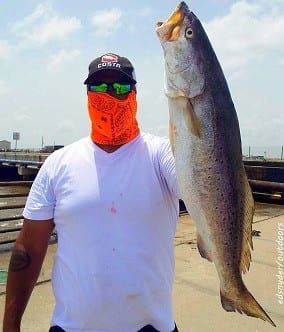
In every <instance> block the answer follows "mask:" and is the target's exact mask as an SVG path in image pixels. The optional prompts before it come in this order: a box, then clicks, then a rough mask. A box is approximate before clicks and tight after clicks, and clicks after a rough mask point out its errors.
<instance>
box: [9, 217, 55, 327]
mask: <svg viewBox="0 0 284 332" xmlns="http://www.w3.org/2000/svg"><path fill="white" fill-rule="evenodd" d="M53 228H54V223H53V219H49V220H34V221H33V220H28V219H25V220H24V223H23V227H22V230H21V232H20V234H19V236H18V238H17V240H16V242H15V245H14V247H13V249H12V254H11V259H10V265H9V273H8V280H7V288H6V304H5V313H4V321H3V332H19V331H20V325H21V319H22V316H23V313H24V311H25V308H26V305H27V303H28V300H29V298H30V295H31V293H32V291H33V288H34V285H35V283H36V281H37V278H38V276H39V273H40V270H41V267H42V263H43V260H44V257H45V254H46V251H47V247H48V242H49V238H50V236H51V234H52V231H53Z"/></svg>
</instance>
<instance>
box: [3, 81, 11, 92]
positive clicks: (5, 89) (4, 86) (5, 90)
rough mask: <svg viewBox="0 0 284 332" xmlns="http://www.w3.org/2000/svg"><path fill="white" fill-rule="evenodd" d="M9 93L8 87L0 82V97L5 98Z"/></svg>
mask: <svg viewBox="0 0 284 332" xmlns="http://www.w3.org/2000/svg"><path fill="white" fill-rule="evenodd" d="M10 91H11V89H10V87H9V86H8V84H7V83H6V82H5V81H3V80H0V96H5V95H7V94H8V93H9V92H10Z"/></svg>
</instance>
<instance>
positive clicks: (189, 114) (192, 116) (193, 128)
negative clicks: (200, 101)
mask: <svg viewBox="0 0 284 332" xmlns="http://www.w3.org/2000/svg"><path fill="white" fill-rule="evenodd" d="M183 114H184V120H185V124H186V126H187V128H188V130H189V131H190V132H191V133H192V134H193V135H194V136H197V137H199V138H200V137H201V124H200V120H199V119H198V117H197V115H196V113H195V111H194V108H193V106H192V104H191V102H190V100H189V99H187V102H186V104H185V108H184V109H183Z"/></svg>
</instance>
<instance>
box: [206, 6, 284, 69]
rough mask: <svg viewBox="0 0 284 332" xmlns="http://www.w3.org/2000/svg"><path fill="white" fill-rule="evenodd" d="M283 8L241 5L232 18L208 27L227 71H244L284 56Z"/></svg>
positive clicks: (231, 15)
mask: <svg viewBox="0 0 284 332" xmlns="http://www.w3.org/2000/svg"><path fill="white" fill-rule="evenodd" d="M282 5H283V1H282ZM279 7H281V2H280V1H278V3H277V1H275V2H273V1H272V2H270V1H269V2H268V1H258V2H255V3H249V2H247V1H238V2H236V3H235V4H234V5H233V6H232V7H231V10H230V12H229V14H228V15H226V16H224V17H221V18H220V17H217V18H215V19H214V20H212V21H210V22H209V23H208V24H204V26H205V29H206V31H207V33H208V35H209V37H210V39H211V40H212V44H213V46H214V48H215V50H216V51H218V54H219V55H220V57H221V58H222V59H223V62H224V66H225V67H226V68H227V69H229V70H230V71H234V70H236V69H237V70H240V68H241V69H243V68H244V67H246V66H248V65H249V64H251V63H252V62H255V61H260V60H261V59H263V58H264V57H265V56H268V55H269V54H271V57H272V56H273V57H274V58H275V54H277V53H278V52H279V57H280V54H283V48H284V13H283V10H282V11H281V10H280V8H279ZM277 9H278V10H277ZM274 60H276V59H274ZM278 61H280V58H279V60H278Z"/></svg>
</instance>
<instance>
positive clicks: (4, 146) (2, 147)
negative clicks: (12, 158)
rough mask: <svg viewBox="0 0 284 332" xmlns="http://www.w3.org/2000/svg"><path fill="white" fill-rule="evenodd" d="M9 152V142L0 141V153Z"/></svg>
mask: <svg viewBox="0 0 284 332" xmlns="http://www.w3.org/2000/svg"><path fill="white" fill-rule="evenodd" d="M9 150H11V142H8V141H6V140H2V141H0V151H9Z"/></svg>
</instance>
